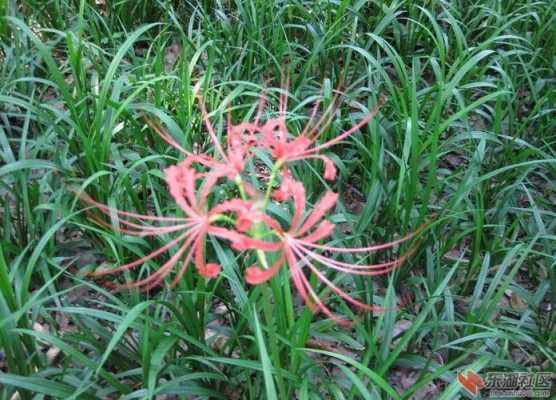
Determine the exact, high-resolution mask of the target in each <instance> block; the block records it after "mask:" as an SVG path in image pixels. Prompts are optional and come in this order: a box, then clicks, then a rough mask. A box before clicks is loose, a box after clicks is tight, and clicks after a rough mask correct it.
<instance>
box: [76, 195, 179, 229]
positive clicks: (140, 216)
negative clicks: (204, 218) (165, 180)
mask: <svg viewBox="0 0 556 400" xmlns="http://www.w3.org/2000/svg"><path fill="white" fill-rule="evenodd" d="M78 196H79V198H80V199H81V200H83V201H84V202H85V203H88V204H90V205H93V206H95V207H96V208H98V209H99V210H100V211H102V212H103V213H105V214H106V215H110V214H111V213H116V214H118V215H124V216H126V217H131V218H136V219H139V220H145V221H169V222H186V221H188V219H187V218H177V217H158V216H154V215H144V214H137V213H134V212H129V211H121V210H117V209H115V208H112V207H108V206H105V205H104V204H102V203H99V202H98V201H95V200H93V199H92V198H91V197H90V196H89V195H87V194H85V193H79V194H78Z"/></svg>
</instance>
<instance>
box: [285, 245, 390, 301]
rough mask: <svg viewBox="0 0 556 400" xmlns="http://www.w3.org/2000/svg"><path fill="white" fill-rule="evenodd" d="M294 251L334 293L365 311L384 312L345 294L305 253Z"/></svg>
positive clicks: (294, 248) (295, 249)
mask: <svg viewBox="0 0 556 400" xmlns="http://www.w3.org/2000/svg"><path fill="white" fill-rule="evenodd" d="M293 251H294V252H295V253H296V254H297V255H298V256H299V257H300V258H301V259H302V260H303V262H304V263H305V265H307V266H308V267H309V269H310V270H311V271H313V272H314V273H315V274H316V275H317V277H318V278H319V279H320V280H321V281H322V282H324V283H325V284H326V285H327V286H328V287H329V288H330V289H332V291H333V292H334V293H336V294H337V295H338V296H340V297H341V298H343V299H344V300H346V301H348V302H349V303H351V304H353V305H355V306H357V307H359V308H362V309H364V310H368V311H373V312H377V311H379V310H380V311H382V308H381V307H379V306H376V305H372V304H365V303H362V302H360V301H359V300H356V299H354V298H353V297H351V296H350V295H348V294H347V293H346V292H344V291H343V290H341V289H340V288H339V287H337V286H336V285H335V284H334V283H332V282H331V281H330V280H329V279H328V278H327V277H326V276H324V274H323V273H322V272H320V271H319V270H318V268H317V267H315V266H314V265H313V263H312V262H311V261H310V260H309V259H308V258H307V257H305V256H304V255H303V253H301V252H300V251H299V250H298V249H297V248H296V247H295V246H294V247H293Z"/></svg>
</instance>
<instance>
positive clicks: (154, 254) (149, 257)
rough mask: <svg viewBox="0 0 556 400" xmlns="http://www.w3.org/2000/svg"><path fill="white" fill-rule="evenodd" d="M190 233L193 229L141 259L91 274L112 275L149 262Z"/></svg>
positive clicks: (97, 275) (95, 275) (96, 275)
mask: <svg viewBox="0 0 556 400" xmlns="http://www.w3.org/2000/svg"><path fill="white" fill-rule="evenodd" d="M189 235H191V231H188V232H186V233H184V234H183V235H180V236H178V237H177V238H175V239H173V240H171V241H170V242H168V243H167V244H165V245H164V246H162V247H161V248H159V249H157V250H155V251H153V252H152V253H150V254H149V255H146V256H145V257H141V258H139V259H137V260H135V261H133V262H130V263H128V264H124V265H121V266H119V267H117V268H114V269H110V270H106V271H95V272H91V273H90V275H91V276H94V277H100V276H105V275H112V274H115V273H118V272H123V271H127V270H128V269H131V268H133V267H136V266H138V265H142V264H144V263H145V262H147V261H149V260H152V259H153V258H155V257H158V256H159V255H161V254H163V253H164V252H166V251H168V249H170V248H171V247H173V246H174V245H176V243H179V242H181V241H182V240H185V239H186V238H187V236H189Z"/></svg>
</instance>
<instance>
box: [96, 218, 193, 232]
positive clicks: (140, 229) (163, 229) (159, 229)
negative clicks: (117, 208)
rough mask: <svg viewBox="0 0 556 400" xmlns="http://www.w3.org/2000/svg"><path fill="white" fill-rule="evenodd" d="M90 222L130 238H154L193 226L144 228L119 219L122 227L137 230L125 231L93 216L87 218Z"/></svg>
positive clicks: (125, 229)
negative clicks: (130, 227) (127, 226)
mask: <svg viewBox="0 0 556 400" xmlns="http://www.w3.org/2000/svg"><path fill="white" fill-rule="evenodd" d="M88 218H89V219H90V220H91V221H94V222H96V223H97V224H99V225H101V226H104V227H105V228H110V229H115V230H116V231H117V232H121V233H124V234H126V235H130V236H141V237H143V236H155V235H160V234H165V233H172V232H177V231H180V230H183V229H187V228H189V227H191V226H193V225H194V224H195V222H193V221H192V222H189V223H187V224H180V225H174V226H146V225H139V224H134V223H132V222H129V221H126V220H123V219H119V222H121V223H122V224H124V225H129V226H132V227H134V228H136V229H137V230H132V229H127V228H122V227H114V226H113V225H112V224H110V223H108V222H106V221H103V220H101V219H100V218H97V217H95V216H93V215H91V216H89V217H88Z"/></svg>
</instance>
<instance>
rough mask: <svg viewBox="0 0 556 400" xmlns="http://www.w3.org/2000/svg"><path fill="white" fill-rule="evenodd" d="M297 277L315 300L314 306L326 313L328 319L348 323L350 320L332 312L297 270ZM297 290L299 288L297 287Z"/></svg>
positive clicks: (343, 323) (342, 323) (341, 323)
mask: <svg viewBox="0 0 556 400" xmlns="http://www.w3.org/2000/svg"><path fill="white" fill-rule="evenodd" d="M299 279H300V281H301V282H302V284H303V285H304V287H305V288H306V290H307V291H308V292H309V295H310V297H311V298H312V299H313V300H314V301H315V304H316V308H318V309H319V310H320V311H322V312H323V313H324V314H325V315H327V316H328V317H329V318H330V319H332V320H333V321H334V322H336V323H338V324H340V325H345V324H347V325H349V324H350V322H349V321H347V320H345V319H341V318H339V317H338V316H337V315H336V314H334V313H333V312H332V311H331V310H330V309H329V308H328V307H327V306H326V305H325V304H324V303H323V302H322V300H321V299H320V298H319V296H318V295H317V294H316V293H315V291H314V290H313V288H312V287H311V284H310V283H309V281H308V280H307V278H305V275H303V273H302V272H301V271H300V272H299ZM298 290H299V288H298Z"/></svg>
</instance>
